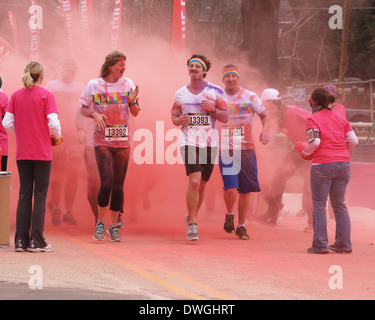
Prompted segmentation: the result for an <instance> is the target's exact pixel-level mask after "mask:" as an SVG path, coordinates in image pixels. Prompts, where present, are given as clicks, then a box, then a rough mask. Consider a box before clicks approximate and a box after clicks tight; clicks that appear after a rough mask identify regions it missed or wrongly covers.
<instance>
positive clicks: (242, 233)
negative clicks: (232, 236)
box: [236, 227, 250, 240]
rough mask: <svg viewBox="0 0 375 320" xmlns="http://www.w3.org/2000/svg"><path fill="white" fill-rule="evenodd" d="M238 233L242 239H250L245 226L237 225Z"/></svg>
mask: <svg viewBox="0 0 375 320" xmlns="http://www.w3.org/2000/svg"><path fill="white" fill-rule="evenodd" d="M236 235H237V236H238V237H239V238H240V239H241V240H249V238H250V237H249V235H248V234H247V232H246V228H245V227H237V229H236Z"/></svg>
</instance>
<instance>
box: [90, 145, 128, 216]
mask: <svg viewBox="0 0 375 320" xmlns="http://www.w3.org/2000/svg"><path fill="white" fill-rule="evenodd" d="M129 155H130V149H129V148H110V147H106V146H97V147H95V158H96V164H97V165H98V170H99V176H100V189H99V193H98V205H99V206H100V207H106V206H108V204H109V198H111V203H110V207H109V210H112V211H120V210H121V208H122V204H123V201H124V181H125V176H126V171H127V169H128V163H129Z"/></svg>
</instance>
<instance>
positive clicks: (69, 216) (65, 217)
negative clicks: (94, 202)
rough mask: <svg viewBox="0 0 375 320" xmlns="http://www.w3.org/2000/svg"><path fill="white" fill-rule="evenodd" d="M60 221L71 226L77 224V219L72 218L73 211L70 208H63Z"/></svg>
mask: <svg viewBox="0 0 375 320" xmlns="http://www.w3.org/2000/svg"><path fill="white" fill-rule="evenodd" d="M62 221H63V222H64V223H67V224H69V225H72V226H73V225H74V226H75V225H77V220H76V219H75V218H74V216H73V213H72V211H70V210H65V212H64V214H63V217H62Z"/></svg>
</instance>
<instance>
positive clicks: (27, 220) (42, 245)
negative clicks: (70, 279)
mask: <svg viewBox="0 0 375 320" xmlns="http://www.w3.org/2000/svg"><path fill="white" fill-rule="evenodd" d="M43 77H44V72H43V66H42V65H41V64H40V63H39V62H36V61H31V62H29V63H28V64H27V65H26V66H25V70H24V75H23V77H22V82H23V85H24V88H22V89H19V90H17V91H16V92H14V93H13V95H12V97H11V99H10V102H9V105H8V109H7V113H6V114H5V117H4V119H3V125H4V127H5V128H6V129H7V130H8V131H13V132H15V133H16V144H17V151H16V160H17V168H18V174H19V179H20V190H19V199H18V205H17V220H16V234H15V248H16V251H17V252H23V251H26V250H27V251H30V252H50V251H53V247H52V246H51V245H48V244H47V242H46V241H45V239H44V237H43V231H44V216H45V207H46V197H47V191H48V185H49V178H50V172H51V162H52V148H51V144H52V145H58V144H60V143H61V140H62V138H61V127H60V121H59V120H58V117H57V107H56V102H55V98H54V97H53V95H52V94H51V93H50V92H49V91H47V90H45V89H44V88H42V87H40V85H41V83H42V81H43ZM30 229H31V230H30Z"/></svg>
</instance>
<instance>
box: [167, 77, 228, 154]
mask: <svg viewBox="0 0 375 320" xmlns="http://www.w3.org/2000/svg"><path fill="white" fill-rule="evenodd" d="M202 100H209V101H211V102H212V103H213V104H214V106H215V107H216V108H217V109H219V110H226V100H225V95H224V91H223V90H222V89H221V88H220V87H218V86H216V85H214V84H212V83H210V82H208V83H207V86H206V88H205V89H204V90H203V91H202V92H201V93H199V94H197V95H195V94H193V93H191V92H190V91H189V90H188V88H187V86H184V87H182V88H181V89H179V90H177V92H176V94H175V96H174V101H173V107H172V110H171V113H172V114H173V115H176V116H180V115H182V114H188V115H189V118H190V123H189V125H184V126H182V127H181V133H180V146H186V145H190V146H196V147H200V148H205V147H216V146H217V142H216V129H215V118H214V117H213V116H212V115H211V114H209V113H205V112H204V111H203V110H202V109H201V102H202Z"/></svg>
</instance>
